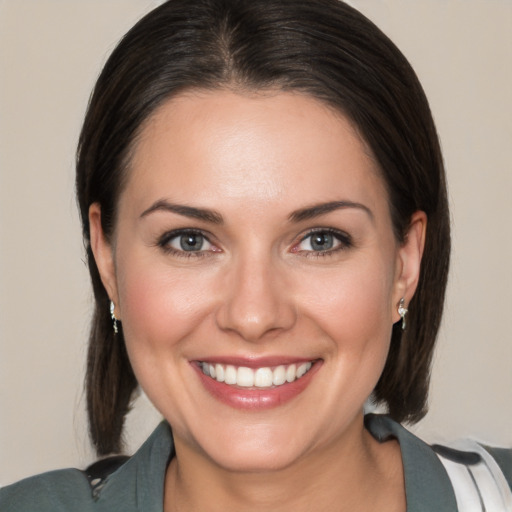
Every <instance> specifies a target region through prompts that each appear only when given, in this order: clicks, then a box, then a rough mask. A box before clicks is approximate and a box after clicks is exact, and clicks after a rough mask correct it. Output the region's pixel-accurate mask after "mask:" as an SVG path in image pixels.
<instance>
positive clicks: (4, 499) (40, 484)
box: [0, 469, 92, 512]
mask: <svg viewBox="0 0 512 512" xmlns="http://www.w3.org/2000/svg"><path fill="white" fill-rule="evenodd" d="M91 500H92V495H91V488H90V485H89V481H88V480H87V477H86V476H85V475H84V474H83V473H82V472H81V471H79V470H77V469H64V470H59V471H51V472H49V473H43V474H41V475H38V476H33V477H30V478H26V479H25V480H21V481H20V482H17V483H15V484H12V485H9V486H7V487H4V488H2V489H0V510H2V512H25V511H26V512H29V511H30V512H33V511H34V510H37V511H38V512H46V511H48V512H50V511H51V512H60V511H64V510H66V511H69V510H73V511H75V512H86V511H88V510H90V506H88V503H90V502H91Z"/></svg>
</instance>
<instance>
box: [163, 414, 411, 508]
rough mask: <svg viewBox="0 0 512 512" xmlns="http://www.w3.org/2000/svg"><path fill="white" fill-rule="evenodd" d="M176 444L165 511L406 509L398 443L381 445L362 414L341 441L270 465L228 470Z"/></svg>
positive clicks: (389, 442) (166, 489)
mask: <svg viewBox="0 0 512 512" xmlns="http://www.w3.org/2000/svg"><path fill="white" fill-rule="evenodd" d="M175 445H176V457H175V458H174V459H173V460H172V462H171V464H170V465H169V468H168V470H167V474H166V482H165V507H164V510H165V512H186V511H192V510H209V511H211V512H226V511H238V510H244V511H246V512H253V511H254V512H256V511H258V512H264V511H272V512H288V511H290V512H291V511H293V512H306V511H307V512H309V511H311V510H336V511H337V512H338V511H339V512H343V511H349V510H350V511H354V510H380V511H385V510H388V507H389V510H393V511H401V510H404V511H405V509H406V505H405V490H404V483H403V468H402V461H401V455H400V448H399V446H398V443H397V442H396V441H388V442H386V443H383V444H379V443H378V442H377V441H375V440H374V439H373V437H372V436H371V435H370V434H369V433H368V432H367V431H366V430H365V429H364V426H363V422H362V417H361V418H360V421H359V419H358V421H356V422H355V423H354V424H353V425H352V426H351V427H350V428H349V429H348V431H346V432H345V433H344V434H343V436H340V438H339V439H336V440H335V441H334V442H332V443H330V444H329V445H326V446H323V447H322V448H321V449H317V450H316V451H315V453H310V454H307V455H305V456H304V457H302V458H301V459H300V460H297V461H295V462H294V463H293V464H291V465H289V466H287V467H285V468H280V469H276V470H272V471H261V472H240V471H233V470H229V469H225V468H222V467H220V466H218V465H216V464H215V463H214V462H213V461H211V459H208V458H207V457H205V455H204V454H202V453H199V452H197V451H195V450H194V449H192V448H191V447H190V446H188V445H187V444H186V443H183V442H181V441H180V440H179V439H175Z"/></svg>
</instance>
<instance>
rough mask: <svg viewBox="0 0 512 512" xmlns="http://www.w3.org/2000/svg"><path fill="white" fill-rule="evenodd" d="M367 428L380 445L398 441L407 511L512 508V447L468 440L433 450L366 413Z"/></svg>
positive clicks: (393, 424)
mask: <svg viewBox="0 0 512 512" xmlns="http://www.w3.org/2000/svg"><path fill="white" fill-rule="evenodd" d="M365 424H366V427H367V428H368V430H369V431H370V432H371V433H372V435H373V436H374V437H375V438H376V439H377V440H379V441H380V442H385V441H386V440H387V439H390V438H395V439H397V440H398V442H399V443H400V449H401V452H402V462H403V466H404V476H405V484H406V492H407V502H408V509H407V510H408V511H412V510H414V511H416V510H418V511H422V512H423V511H425V510H429V511H430V510H435V511H436V512H437V511H440V510H446V511H453V510H475V503H480V504H481V505H482V510H496V511H497V510H512V492H511V484H512V449H504V448H490V447H484V446H482V445H481V444H479V443H477V442H475V441H471V440H468V439H463V440H459V441H456V442H454V443H450V445H449V446H447V445H433V446H430V445H428V444H426V443H424V442H423V441H422V440H421V439H419V438H417V437H416V436H414V435H413V434H412V433H411V432H409V431H408V430H406V429H405V428H404V427H403V426H401V425H400V424H398V423H396V422H394V421H393V420H392V419H391V418H389V417H387V416H383V415H374V414H371V415H368V416H367V417H365ZM427 505H428V506H427ZM426 507H427V508H426ZM466 507H467V508H466Z"/></svg>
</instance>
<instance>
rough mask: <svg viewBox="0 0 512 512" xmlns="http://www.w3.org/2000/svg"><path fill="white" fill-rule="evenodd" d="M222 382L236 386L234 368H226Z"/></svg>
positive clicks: (229, 366)
mask: <svg viewBox="0 0 512 512" xmlns="http://www.w3.org/2000/svg"><path fill="white" fill-rule="evenodd" d="M224 382H225V383H226V384H236V368H235V367H234V366H231V365H228V366H226V371H225V372H224Z"/></svg>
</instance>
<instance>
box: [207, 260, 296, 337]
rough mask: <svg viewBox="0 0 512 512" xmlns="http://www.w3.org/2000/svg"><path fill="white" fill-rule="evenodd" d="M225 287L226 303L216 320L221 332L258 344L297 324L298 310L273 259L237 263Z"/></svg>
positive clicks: (224, 297) (282, 274)
mask: <svg viewBox="0 0 512 512" xmlns="http://www.w3.org/2000/svg"><path fill="white" fill-rule="evenodd" d="M222 286H223V288H224V291H223V293H222V294H221V295H222V298H223V299H224V300H223V303H222V304H221V306H220V308H219V309H218V310H217V318H216V320H217V325H218V327H219V328H220V329H222V330H224V331H228V332H231V333H236V334H237V335H238V336H240V337H241V338H243V339H244V340H245V341H249V342H258V341H260V340H264V339H266V338H267V337H268V335H270V334H277V333H279V332H283V331H287V330H289V329H291V327H292V326H293V325H294V324H295V321H296V308H295V306H294V304H293V301H292V300H291V293H290V288H289V286H287V283H286V278H285V276H284V271H283V269H279V266H278V265H276V264H273V263H272V261H271V259H270V258H268V259H263V258H246V259H244V260H243V261H238V262H236V263H234V264H233V265H232V267H231V268H230V272H229V275H228V276H226V279H225V281H224V282H223V284H222Z"/></svg>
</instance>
